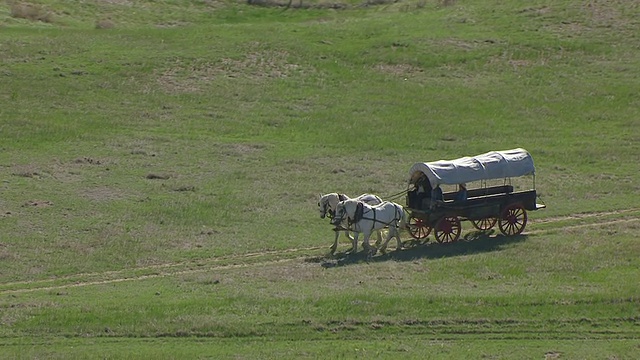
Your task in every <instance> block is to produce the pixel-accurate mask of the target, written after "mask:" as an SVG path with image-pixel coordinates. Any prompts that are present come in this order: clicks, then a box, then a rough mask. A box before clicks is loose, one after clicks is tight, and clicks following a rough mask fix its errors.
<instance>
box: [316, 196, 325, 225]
mask: <svg viewBox="0 0 640 360" xmlns="http://www.w3.org/2000/svg"><path fill="white" fill-rule="evenodd" d="M318 210H319V211H320V218H321V219H324V217H325V216H327V195H320V200H318Z"/></svg>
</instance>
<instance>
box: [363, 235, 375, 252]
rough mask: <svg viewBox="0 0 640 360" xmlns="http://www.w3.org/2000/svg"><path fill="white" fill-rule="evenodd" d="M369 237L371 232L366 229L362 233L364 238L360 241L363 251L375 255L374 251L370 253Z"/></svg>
mask: <svg viewBox="0 0 640 360" xmlns="http://www.w3.org/2000/svg"><path fill="white" fill-rule="evenodd" d="M370 237H371V232H370V231H367V232H365V233H364V240H363V241H362V247H363V248H364V251H366V252H367V254H369V255H375V251H376V250H374V253H373V254H371V245H369V238H370Z"/></svg>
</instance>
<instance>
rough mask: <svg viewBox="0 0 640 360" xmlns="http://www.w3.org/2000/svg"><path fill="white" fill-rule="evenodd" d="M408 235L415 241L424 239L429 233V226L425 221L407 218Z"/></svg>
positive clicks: (412, 217)
mask: <svg viewBox="0 0 640 360" xmlns="http://www.w3.org/2000/svg"><path fill="white" fill-rule="evenodd" d="M409 233H410V234H411V237H413V238H414V239H416V240H422V239H426V238H427V236H429V234H430V233H431V226H429V225H428V224H427V222H426V221H424V220H422V219H420V218H417V217H414V216H411V218H409Z"/></svg>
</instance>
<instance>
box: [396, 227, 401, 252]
mask: <svg viewBox="0 0 640 360" xmlns="http://www.w3.org/2000/svg"><path fill="white" fill-rule="evenodd" d="M395 229H396V239H397V240H398V245H397V247H396V251H398V250H402V240H400V229H399V228H397V227H396V228H395Z"/></svg>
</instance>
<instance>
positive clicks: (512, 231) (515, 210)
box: [499, 204, 527, 235]
mask: <svg viewBox="0 0 640 360" xmlns="http://www.w3.org/2000/svg"><path fill="white" fill-rule="evenodd" d="M526 225H527V212H526V210H525V209H524V207H522V205H520V204H511V205H509V206H508V207H507V208H505V209H504V210H503V211H502V216H501V218H500V220H499V226H500V231H501V232H502V233H503V234H504V235H517V234H520V233H522V232H523V231H524V228H525V226H526Z"/></svg>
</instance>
